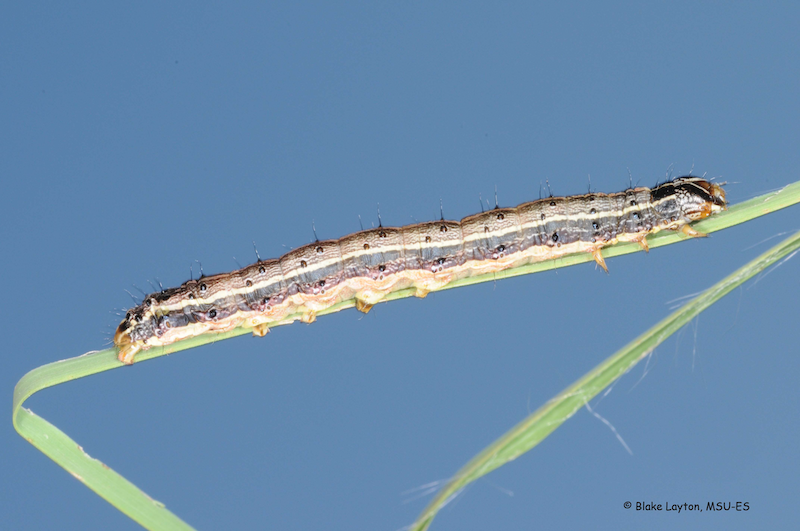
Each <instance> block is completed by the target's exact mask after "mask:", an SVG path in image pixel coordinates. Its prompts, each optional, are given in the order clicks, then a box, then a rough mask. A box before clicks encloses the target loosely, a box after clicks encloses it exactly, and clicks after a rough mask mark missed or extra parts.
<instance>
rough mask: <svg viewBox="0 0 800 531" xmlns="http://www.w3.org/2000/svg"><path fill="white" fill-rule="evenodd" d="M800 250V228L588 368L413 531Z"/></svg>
mask: <svg viewBox="0 0 800 531" xmlns="http://www.w3.org/2000/svg"><path fill="white" fill-rule="evenodd" d="M798 249H800V232H797V233H796V234H794V235H793V236H791V237H789V238H787V239H786V240H784V241H783V242H781V243H780V244H778V245H776V246H775V247H773V248H772V249H770V250H769V251H767V252H766V253H764V254H762V255H761V256H759V257H758V258H756V259H755V260H753V261H752V262H750V263H748V264H747V265H745V266H743V267H741V268H740V269H738V270H737V271H735V272H733V273H732V274H730V275H729V276H727V277H725V278H724V279H722V280H721V281H719V282H718V283H716V284H715V285H714V286H712V287H711V288H709V289H707V290H706V291H704V292H703V293H701V294H700V295H699V296H697V297H696V298H694V299H692V300H691V301H690V302H688V303H687V304H686V305H684V306H683V307H682V308H680V309H678V310H677V311H675V312H674V313H672V314H671V315H670V316H668V317H667V318H665V319H664V320H662V321H661V322H660V323H658V324H657V325H655V326H654V327H652V328H651V329H650V330H648V331H647V332H645V333H644V334H642V335H641V336H639V337H637V338H636V339H635V340H633V341H632V342H631V343H629V344H628V345H626V346H625V347H624V348H623V349H622V350H620V351H619V352H617V353H616V354H614V355H613V356H611V357H610V358H608V359H606V360H605V361H603V362H602V363H601V364H600V365H598V366H597V367H595V368H594V369H592V370H591V371H589V372H588V373H587V374H586V375H585V376H583V378H581V379H580V380H578V381H577V382H575V383H574V384H572V385H571V386H569V387H567V388H566V389H564V390H563V391H562V392H561V393H559V394H558V395H557V396H556V397H554V398H553V399H551V400H550V401H549V402H547V403H546V404H545V405H543V406H542V407H540V408H539V409H538V410H537V411H535V412H534V413H532V414H531V415H529V416H528V417H527V418H525V419H524V420H523V421H522V422H520V423H519V424H517V425H516V426H514V427H513V428H512V429H511V430H509V431H508V432H507V433H505V434H504V435H503V436H502V437H500V438H499V439H497V440H496V441H495V442H493V443H492V444H491V445H489V446H488V447H486V448H485V449H484V450H483V451H482V452H481V453H480V454H478V455H477V456H475V457H474V458H473V459H472V460H471V461H470V462H469V463H467V464H466V465H465V466H464V467H463V468H462V469H461V470H459V471H458V472H457V473H456V475H455V477H454V479H452V480H451V481H450V482H449V483H448V484H447V485H445V487H444V488H443V489H442V490H441V492H439V493H438V494H437V495H436V498H434V500H433V501H432V502H431V503H430V504H429V505H428V507H426V508H425V510H424V511H423V512H422V514H421V515H420V516H419V517H418V518H417V521H416V522H415V523H414V524H413V525H412V526H411V529H412V530H413V531H423V530H425V529H427V528H428V527H429V526H430V524H431V522H432V520H433V518H434V517H435V516H436V513H437V512H438V511H439V509H441V508H442V507H443V506H444V505H445V504H446V503H447V502H448V501H449V500H450V499H451V498H452V497H453V496H455V495H456V494H458V492H459V491H460V490H461V489H463V488H464V487H465V486H466V485H467V484H469V483H471V482H473V481H475V480H476V479H478V478H480V477H481V476H484V475H486V474H488V473H489V472H491V471H492V470H494V469H496V468H498V467H500V466H502V465H504V464H506V463H508V462H509V461H512V460H514V459H516V458H517V457H519V456H520V455H522V454H524V453H525V452H527V451H529V450H531V449H532V448H533V447H534V446H536V445H537V444H539V443H540V442H542V441H543V440H544V439H545V438H546V437H547V436H548V435H550V433H552V432H553V431H554V430H555V429H556V428H558V427H559V426H560V425H561V424H563V423H564V422H565V421H566V420H567V419H568V418H570V417H571V416H572V415H574V414H575V413H576V412H577V411H578V410H579V409H580V408H582V407H583V406H584V405H586V404H588V402H589V400H591V399H592V398H594V397H595V396H597V395H598V394H599V393H600V392H601V391H602V390H603V389H605V388H606V387H608V386H609V385H611V384H612V383H613V382H614V381H616V380H617V378H619V377H620V376H622V375H623V374H625V373H626V372H627V371H629V370H630V369H631V368H632V367H633V366H634V365H636V364H637V363H638V362H639V360H641V359H642V358H644V357H646V356H647V355H648V354H650V353H651V352H652V351H653V349H655V348H656V346H658V345H659V344H661V343H662V342H663V341H664V340H665V339H667V338H668V337H669V336H670V335H672V334H674V333H675V332H677V331H678V330H679V329H680V328H681V327H683V326H684V325H685V324H687V323H688V322H690V321H691V320H692V319H694V318H695V317H696V316H697V315H698V314H700V312H702V311H703V310H705V309H706V308H708V307H709V306H711V305H712V304H714V303H715V302H716V301H718V300H719V299H721V298H722V297H724V296H725V295H726V294H728V293H729V292H730V291H731V290H733V289H734V288H736V287H738V286H740V285H741V284H742V283H743V282H745V281H746V280H748V279H750V278H752V277H753V276H754V275H756V274H758V273H759V272H760V271H763V270H764V269H766V268H767V267H769V266H771V265H773V264H775V263H777V262H778V261H779V260H782V259H783V258H784V257H786V256H789V255H790V254H792V253H795V252H797V250H798Z"/></svg>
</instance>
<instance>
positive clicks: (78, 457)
mask: <svg viewBox="0 0 800 531" xmlns="http://www.w3.org/2000/svg"><path fill="white" fill-rule="evenodd" d="M798 202H800V182H796V183H793V184H790V185H788V186H786V187H785V188H782V189H781V190H778V191H776V192H772V193H769V194H765V195H762V196H760V197H757V198H755V199H751V200H749V201H746V202H744V203H740V204H738V205H734V206H732V207H731V208H730V209H729V210H728V211H727V212H723V213H721V214H719V215H717V216H713V217H711V218H708V219H706V220H704V221H702V222H700V223H697V224H695V225H694V227H695V228H697V230H700V231H703V232H707V233H710V232H714V231H717V230H722V229H724V228H728V227H732V226H734V225H738V224H740V223H744V222H746V221H748V220H751V219H753V218H756V217H759V216H762V215H764V214H768V213H770V212H774V211H776V210H779V209H781V208H786V207H788V206H791V205H793V204H796V203H798ZM683 239H686V237H685V236H683V235H682V234H676V233H663V232H662V233H658V234H656V235H655V236H653V237H650V238H648V243H649V245H650V248H656V247H661V246H663V245H669V244H672V243H676V242H678V241H681V240H683ZM639 250H640V247H639V246H638V245H635V244H620V245H616V246H613V247H610V248H607V249H604V250H603V254H604V255H605V256H606V257H612V256H619V255H622V254H628V253H632V252H637V251H639ZM591 259H592V258H591V257H590V256H588V255H573V256H568V257H566V258H562V259H559V260H554V261H550V262H542V263H538V264H531V265H526V266H522V267H519V268H515V269H512V270H507V271H502V272H500V273H495V274H489V275H482V276H479V277H473V278H468V279H463V280H459V281H456V282H452V283H451V284H449V285H448V286H446V287H445V288H443V289H451V288H455V287H460V286H468V285H472V284H477V283H480V282H489V281H495V280H497V279H500V278H507V277H513V276H518V275H524V274H528V273H535V272H538V271H546V270H549V269H555V268H559V267H566V266H569V265H574V264H579V263H583V262H587V261H590V260H591ZM413 292H414V290H411V289H409V290H403V291H398V292H394V293H392V294H390V295H389V296H388V297H387V298H386V300H387V301H389V300H396V299H401V298H405V297H410V296H412V295H413ZM354 306H355V303H354V301H352V300H351V301H344V302H341V303H339V304H336V305H335V306H332V307H331V308H328V309H326V310H325V311H322V312H319V313H318V316H322V315H326V314H330V313H334V312H338V311H341V310H344V309H347V308H352V307H354ZM299 317H300V316H299V315H295V316H290V317H289V318H287V319H286V320H285V321H283V322H282V323H278V325H280V324H288V323H291V322H293V321H294V320H296V319H298V318H299ZM273 326H277V325H273ZM247 333H250V330H249V329H243V328H240V329H236V330H233V331H231V332H227V333H224V334H216V335H206V336H200V337H195V338H191V339H188V340H185V341H181V342H179V343H175V344H173V345H169V346H168V347H163V348H153V349H150V350H147V351H143V352H140V353H139V354H137V356H136V360H137V363H140V362H142V361H146V360H148V359H152V358H156V357H159V356H164V355H166V354H170V353H173V352H178V351H180V350H185V349H188V348H193V347H196V346H200V345H205V344H207V343H212V342H216V341H220V340H222V339H226V338H229V337H234V336H238V335H242V334H247ZM116 355H117V351H116V349H113V348H112V349H106V350H102V351H98V352H90V353H87V354H84V355H82V356H78V357H76V358H70V359H67V360H62V361H57V362H54V363H49V364H47V365H44V366H42V367H39V368H37V369H34V370H32V371H30V372H29V373H28V374H26V375H25V376H23V377H22V379H20V381H19V382H18V383H17V385H16V387H15V388H14V400H13V405H12V421H13V424H14V429H16V430H17V432H18V433H19V434H20V435H21V436H22V437H23V438H24V439H25V440H27V441H28V442H30V443H31V444H33V445H34V446H35V447H36V448H38V449H39V450H40V451H42V452H43V453H44V454H45V455H47V456H48V457H50V458H51V459H53V461H55V462H56V463H57V464H58V465H60V466H61V467H63V468H64V469H65V470H67V472H69V473H70V474H72V475H73V476H74V477H75V478H77V479H78V480H79V481H81V482H82V483H84V484H85V485H86V486H87V487H89V488H90V489H92V490H93V491H95V492H96V493H97V494H98V495H100V496H101V497H102V498H103V499H105V500H106V501H108V502H109V503H111V504H112V505H113V506H114V507H116V508H117V509H119V510H120V511H122V512H123V513H125V514H126V515H128V516H130V517H131V518H132V519H133V520H135V521H137V522H139V523H140V524H141V525H142V526H144V527H145V528H147V529H159V530H162V529H163V530H170V531H171V530H184V529H191V527H190V526H189V525H188V524H186V523H185V522H183V521H182V520H180V519H179V518H178V517H177V516H175V515H174V514H172V513H171V512H169V511H168V510H167V509H166V508H165V507H164V505H163V504H161V503H159V502H157V501H155V500H153V499H152V498H150V497H149V496H148V495H147V494H145V493H144V492H142V491H141V490H140V489H139V488H137V487H136V486H135V485H133V484H132V483H130V482H129V481H128V480H126V479H125V478H123V477H122V476H120V475H119V474H117V473H116V472H114V471H113V470H112V469H110V468H109V467H108V466H106V465H105V464H103V463H101V462H100V461H98V460H96V459H93V458H92V457H90V456H89V455H87V454H86V453H85V452H84V451H83V449H82V448H81V447H80V446H78V444H77V443H76V442H75V441H73V440H72V439H70V438H69V437H67V436H66V435H65V434H64V433H63V432H61V431H60V430H59V429H58V428H56V427H55V426H53V425H52V424H50V423H49V422H47V421H46V420H44V419H42V418H41V417H38V416H37V415H35V414H34V413H33V412H32V411H30V410H29V409H26V408H24V407H22V406H23V404H24V402H25V400H27V399H28V397H30V396H31V395H33V394H34V393H36V392H38V391H41V390H42V389H46V388H47V387H52V386H54V385H58V384H61V383H64V382H69V381H71V380H75V379H78V378H83V377H84V376H89V375H92V374H97V373H100V372H104V371H107V370H110V369H116V368H118V367H122V366H123V365H122V364H121V363H120V362H119V361H117V358H116ZM615 367H617V366H615ZM617 369H619V367H617ZM623 372H624V371H623ZM609 374H611V375H613V374H615V373H613V372H611V373H609ZM619 374H622V373H619ZM618 376H619V375H617V376H614V378H616V377H618ZM588 396H589V395H586V394H580V395H578V394H574V395H573V396H571V397H569V400H568V401H567V402H565V403H564V404H562V405H561V406H559V408H558V412H560V414H566V413H567V412H569V411H573V410H571V409H570V408H571V407H572V406H574V405H575V404H577V403H579V405H578V406H577V407H580V406H582V405H583V404H584V403H585V400H588ZM592 396H594V395H592ZM584 399H585V400H584ZM576 400H577V402H576ZM573 412H574V411H573ZM569 414H570V415H571V414H572V413H569ZM556 416H558V415H556ZM562 418H563V419H566V418H568V416H567V417H564V416H563V415H562ZM561 422H563V420H561ZM555 426H557V424H556V425H552V426H550V425H548V429H549V431H552V430H553V429H555ZM539 430H540V432H541V433H542V434H544V435H546V434H547V433H549V431H547V430H543V429H542V428H541V427H540V428H539ZM537 437H538V435H537ZM542 438H543V437H542ZM538 440H541V439H538ZM531 441H535V437H533V436H532V435H530V433H528V435H526V436H524V437H521V438H520V440H519V441H517V442H516V443H515V445H514V446H512V448H516V450H506V451H504V452H503V453H502V454H498V455H502V457H496V458H494V459H493V460H492V461H491V462H489V465H490V468H486V464H484V465H481V468H480V472H481V473H482V474H485V473H486V472H488V471H489V470H491V469H492V468H496V467H497V466H500V464H502V463H501V461H502V459H505V461H502V462H506V461H508V460H510V459H513V458H514V457H516V456H517V455H519V453H516V454H515V452H517V451H519V449H520V448H523V447H525V445H529V444H531ZM536 442H538V441H536ZM536 442H533V444H536ZM493 447H494V445H493ZM530 447H532V445H531V446H529V448H530ZM490 448H492V447H490ZM509 452H510V453H509ZM481 455H483V454H481ZM479 458H480V456H478V457H476V458H475V459H476V460H477V459H479ZM498 463H499V464H498ZM468 466H469V465H468ZM459 477H460V478H461V479H460V480H458V481H462V480H463V479H464V478H466V477H467V476H465V475H463V474H459ZM470 477H472V476H470ZM474 477H478V476H474ZM463 484H466V482H464V483H463ZM451 485H452V484H451ZM458 488H460V487H458ZM445 491H447V492H450V493H451V494H452V492H454V491H452V490H451V489H450V487H449V486H448V487H446V489H445ZM445 491H443V492H445ZM448 496H449V495H448ZM439 499H440V498H439V497H437V500H439ZM445 499H446V498H441V500H442V501H443V500H445ZM440 506H441V503H439V504H438V505H434V504H432V505H431V506H430V507H429V508H428V509H426V512H425V513H423V516H421V517H420V519H419V522H420V523H419V524H418V526H421V527H419V528H420V529H422V528H426V527H427V526H428V525H429V524H430V521H431V519H432V518H433V515H435V513H436V510H438V508H439V507H440Z"/></svg>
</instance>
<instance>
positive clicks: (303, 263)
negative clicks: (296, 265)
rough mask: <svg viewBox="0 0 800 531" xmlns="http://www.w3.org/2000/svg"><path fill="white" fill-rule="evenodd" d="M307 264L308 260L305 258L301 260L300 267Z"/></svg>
mask: <svg viewBox="0 0 800 531" xmlns="http://www.w3.org/2000/svg"><path fill="white" fill-rule="evenodd" d="M307 265H308V262H306V261H305V260H300V267H306V266H307Z"/></svg>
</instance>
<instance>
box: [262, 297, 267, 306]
mask: <svg viewBox="0 0 800 531" xmlns="http://www.w3.org/2000/svg"><path fill="white" fill-rule="evenodd" d="M261 304H263V305H264V306H266V305H267V304H269V297H264V300H263V301H261Z"/></svg>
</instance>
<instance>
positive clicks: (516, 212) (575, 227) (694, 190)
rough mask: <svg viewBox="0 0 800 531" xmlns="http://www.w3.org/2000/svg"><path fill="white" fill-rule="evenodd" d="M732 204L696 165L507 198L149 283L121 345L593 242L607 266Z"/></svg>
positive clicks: (173, 337)
mask: <svg viewBox="0 0 800 531" xmlns="http://www.w3.org/2000/svg"><path fill="white" fill-rule="evenodd" d="M726 208H727V203H726V200H725V192H724V190H723V189H722V187H721V186H720V185H719V184H716V183H713V182H710V181H707V180H705V179H702V178H699V177H691V176H688V177H679V178H677V179H674V180H672V181H669V182H666V183H664V184H661V185H659V186H656V187H655V188H652V189H650V188H646V187H637V188H631V189H628V190H625V191H623V192H617V193H611V194H605V193H588V194H584V195H577V196H570V197H549V198H545V199H539V200H537V201H533V202H529V203H523V204H521V205H519V206H517V207H515V208H499V207H498V208H495V209H493V210H489V211H486V212H481V213H479V214H474V215H471V216H467V217H466V218H464V219H462V220H461V221H447V220H444V219H442V220H439V221H431V222H425V223H418V224H413V225H407V226H404V227H383V226H379V227H377V228H373V229H369V230H362V231H360V232H356V233H353V234H349V235H347V236H344V237H342V238H340V239H338V240H326V241H316V242H314V243H311V244H309V245H304V246H302V247H299V248H297V249H294V250H292V251H290V252H288V253H286V254H285V255H283V256H282V257H280V258H278V259H272V260H261V259H259V260H258V261H257V262H256V263H254V264H252V265H249V266H247V267H244V268H242V269H238V270H236V271H232V272H230V273H222V274H217V275H213V276H201V278H199V279H196V280H189V281H187V282H184V283H183V284H182V285H180V286H179V287H176V288H169V289H164V290H162V291H160V292H156V293H152V294H150V295H148V296H147V297H146V298H145V299H144V301H143V302H142V303H141V304H139V305H138V306H136V307H135V308H132V309H130V310H129V311H128V312H127V313H126V315H125V318H124V320H123V321H122V322H121V323H120V325H119V327H118V328H117V330H116V333H115V334H114V344H115V345H116V347H117V348H118V349H119V354H118V359H119V360H120V361H121V362H122V363H124V364H128V365H130V364H132V363H133V362H134V359H135V356H136V354H137V352H140V351H142V350H147V349H150V348H152V347H156V346H164V345H169V344H172V343H174V342H176V341H179V340H182V339H186V338H190V337H195V336H198V335H201V334H206V333H221V332H226V331H230V330H233V329H234V328H237V327H247V328H252V330H253V335H255V336H264V335H266V333H267V332H268V331H269V327H270V325H271V324H274V323H278V322H281V321H285V320H286V319H290V318H291V319H292V320H295V319H300V320H302V321H303V322H306V323H311V322H313V321H314V320H315V318H316V314H317V313H318V312H320V311H322V310H324V309H326V308H329V307H330V306H332V305H334V304H336V303H338V302H341V301H345V300H350V299H355V302H356V307H357V309H358V310H360V311H362V312H365V313H366V312H368V311H369V310H370V308H372V306H373V305H375V304H376V303H378V302H380V301H381V300H382V299H383V298H384V297H386V295H387V294H389V293H391V292H393V291H397V290H400V289H407V288H412V289H414V290H415V295H416V296H417V297H425V296H426V295H427V294H428V293H430V292H432V291H436V290H438V289H441V288H442V287H444V286H446V285H447V284H448V283H450V282H452V281H454V280H457V279H461V278H466V277H470V276H475V275H480V274H484V273H492V272H497V271H502V270H504V269H509V268H513V267H517V266H521V265H523V264H528V263H534V262H542V261H545V260H552V259H555V258H560V257H563V256H565V255H569V254H574V253H591V254H592V256H593V257H594V260H595V261H596V262H597V264H598V265H599V266H600V267H602V268H603V269H604V270H605V271H606V272H608V268H607V266H606V263H605V260H604V259H603V254H602V249H603V247H605V246H607V245H612V244H614V243H617V242H636V243H638V244H639V245H641V246H642V248H644V250H648V246H647V236H648V235H650V234H654V233H656V232H658V231H661V230H676V231H677V230H680V231H682V232H683V233H685V234H686V235H687V236H691V237H701V236H705V234H702V233H700V232H698V231H696V230H695V229H693V228H691V226H690V225H689V223H691V222H693V221H696V220H699V219H703V218H706V217H708V216H710V215H712V214H714V213H716V212H719V211H721V210H724V209H726ZM292 316H295V317H292Z"/></svg>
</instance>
